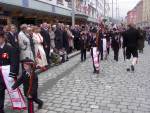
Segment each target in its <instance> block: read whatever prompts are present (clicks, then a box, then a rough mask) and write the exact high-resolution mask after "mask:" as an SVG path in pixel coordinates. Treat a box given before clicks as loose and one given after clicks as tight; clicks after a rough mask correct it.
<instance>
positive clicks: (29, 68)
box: [12, 58, 43, 113]
mask: <svg viewBox="0 0 150 113" xmlns="http://www.w3.org/2000/svg"><path fill="white" fill-rule="evenodd" d="M22 64H23V68H24V72H23V74H22V76H21V77H20V78H19V79H18V80H17V81H16V83H15V84H14V85H13V86H12V89H13V90H14V89H16V88H17V87H19V86H20V85H21V84H22V83H23V86H24V94H25V96H26V97H27V102H28V113H34V106H33V101H34V102H36V103H37V104H38V109H41V108H42V106H43V101H41V100H40V99H38V95H37V90H38V76H37V74H36V73H35V72H34V71H35V64H34V61H32V60H31V59H29V58H26V59H24V60H22Z"/></svg>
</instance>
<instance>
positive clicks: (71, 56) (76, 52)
mask: <svg viewBox="0 0 150 113" xmlns="http://www.w3.org/2000/svg"><path fill="white" fill-rule="evenodd" d="M79 54H80V51H75V52H73V53H71V54H69V55H68V58H69V59H71V58H73V57H75V56H77V55H79ZM64 63H65V62H64ZM60 65H61V64H60ZM55 66H59V65H58V64H53V63H52V64H50V65H49V66H48V68H47V69H46V70H43V69H39V70H37V71H36V72H37V73H38V74H40V73H42V72H45V71H47V70H48V69H50V68H52V67H55Z"/></svg>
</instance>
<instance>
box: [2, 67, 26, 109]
mask: <svg viewBox="0 0 150 113" xmlns="http://www.w3.org/2000/svg"><path fill="white" fill-rule="evenodd" d="M0 73H1V74H0V75H1V76H2V78H3V80H4V82H5V84H6V88H7V91H8V94H9V97H10V100H11V103H12V108H13V109H16V110H22V109H24V110H25V109H26V104H25V100H24V97H23V95H22V93H21V91H20V89H19V88H16V89H15V90H12V88H11V87H12V85H13V84H14V83H15V80H14V78H12V77H9V73H10V65H7V66H0Z"/></svg>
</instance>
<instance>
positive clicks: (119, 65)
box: [5, 45, 150, 113]
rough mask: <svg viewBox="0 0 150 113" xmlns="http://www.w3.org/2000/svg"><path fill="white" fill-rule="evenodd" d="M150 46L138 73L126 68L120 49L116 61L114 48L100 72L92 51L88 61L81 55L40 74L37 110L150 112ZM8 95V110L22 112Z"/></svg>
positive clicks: (47, 112)
mask: <svg viewBox="0 0 150 113" xmlns="http://www.w3.org/2000/svg"><path fill="white" fill-rule="evenodd" d="M149 50H150V47H149V46H148V45H146V47H145V49H144V54H139V63H138V64H137V65H136V67H135V72H134V73H131V72H126V68H127V64H126V62H125V61H124V60H123V55H122V51H120V59H119V62H115V61H113V56H112V52H111V54H110V56H109V58H108V60H107V61H102V62H101V71H100V74H99V75H96V74H93V67H92V61H91V57H90V54H89V53H88V58H87V61H86V62H83V63H81V62H80V55H78V56H76V57H74V58H72V59H70V61H68V62H66V63H64V64H62V65H60V66H57V67H53V68H51V69H50V70H48V71H47V72H44V73H42V74H40V75H39V97H40V98H41V99H42V100H43V101H44V106H43V109H41V110H39V111H37V110H36V113H150V52H149ZM128 65H129V64H128ZM129 66H130V65H129ZM6 98H7V99H6V102H5V104H6V105H7V106H6V108H5V110H6V113H20V111H19V112H17V111H13V112H12V110H10V109H9V107H8V106H10V105H9V104H8V97H6ZM35 107H36V105H35ZM21 113H22V112H21ZM23 113H26V111H24V112H23Z"/></svg>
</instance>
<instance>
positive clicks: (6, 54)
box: [0, 44, 17, 90]
mask: <svg viewBox="0 0 150 113" xmlns="http://www.w3.org/2000/svg"><path fill="white" fill-rule="evenodd" d="M7 65H10V73H9V76H10V77H15V76H16V67H17V63H16V58H15V52H14V48H13V47H12V46H10V45H8V44H5V45H4V47H3V48H0V66H7ZM3 76H5V75H3ZM5 88H6V86H5V83H4V80H3V77H2V72H1V70H0V90H4V89H5Z"/></svg>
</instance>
